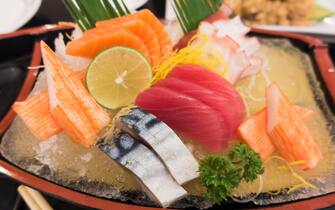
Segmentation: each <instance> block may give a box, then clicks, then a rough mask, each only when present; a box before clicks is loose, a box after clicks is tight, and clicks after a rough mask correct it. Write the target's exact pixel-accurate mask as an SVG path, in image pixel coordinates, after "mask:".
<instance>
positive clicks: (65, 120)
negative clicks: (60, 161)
mask: <svg viewBox="0 0 335 210" xmlns="http://www.w3.org/2000/svg"><path fill="white" fill-rule="evenodd" d="M41 48H42V57H43V61H44V65H45V70H46V73H47V80H48V91H49V99H50V108H51V111H50V112H51V115H52V117H53V118H54V119H55V121H56V122H57V124H58V125H59V126H60V127H62V128H63V130H64V131H65V133H66V134H68V135H69V136H70V137H71V138H72V139H73V141H74V142H76V143H79V144H81V145H83V146H85V147H90V146H92V145H94V143H95V140H96V137H97V135H98V133H99V132H100V130H101V129H102V128H103V127H104V126H106V125H107V124H108V122H109V120H110V119H109V115H108V113H107V112H106V111H105V110H104V109H103V108H102V107H100V106H99V105H98V104H97V103H96V102H95V100H94V99H93V98H92V97H91V96H90V94H89V93H88V91H87V90H86V88H85V87H84V85H83V83H82V81H80V80H79V79H78V78H77V77H74V76H73V75H74V71H73V70H72V69H70V68H69V67H68V66H66V64H65V63H64V62H63V61H62V60H61V59H60V58H59V57H58V56H57V55H56V54H55V53H54V52H53V51H52V50H51V49H50V48H49V47H48V46H47V45H46V44H45V43H44V42H42V43H41Z"/></svg>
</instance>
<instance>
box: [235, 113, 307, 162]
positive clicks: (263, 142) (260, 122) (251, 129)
mask: <svg viewBox="0 0 335 210" xmlns="http://www.w3.org/2000/svg"><path fill="white" fill-rule="evenodd" d="M295 109H296V111H297V112H298V113H299V115H300V116H302V118H303V120H304V121H307V120H309V119H310V118H311V117H312V116H313V115H314V112H313V111H312V110H310V109H306V108H303V107H299V106H295ZM238 135H239V137H240V138H241V139H242V140H243V141H244V143H246V144H247V145H248V146H249V147H250V148H251V149H253V150H254V151H255V152H257V153H258V154H259V155H260V157H261V158H262V159H263V160H266V159H268V158H269V157H270V156H271V154H272V153H273V152H274V150H275V147H274V145H273V144H272V142H271V140H270V138H269V136H268V135H267V132H266V108H264V109H262V110H261V111H259V112H258V113H256V114H255V115H253V116H251V117H250V118H249V119H247V120H246V121H244V122H243V123H242V124H241V125H240V126H239V128H238Z"/></svg>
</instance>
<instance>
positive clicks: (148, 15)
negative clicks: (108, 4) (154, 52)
mask: <svg viewBox="0 0 335 210" xmlns="http://www.w3.org/2000/svg"><path fill="white" fill-rule="evenodd" d="M127 17H136V18H139V19H141V20H143V21H144V22H145V23H146V24H148V25H149V26H150V27H151V29H152V30H153V31H154V32H155V34H156V37H157V39H158V42H159V45H160V52H161V55H162V56H166V55H168V54H169V53H171V52H172V41H171V39H170V37H169V35H168V33H167V32H166V31H165V28H164V25H163V24H162V22H161V21H160V20H159V19H158V18H157V17H156V16H155V15H154V14H153V13H152V12H151V11H150V10H148V9H143V10H140V11H138V12H136V13H134V14H131V15H128V16H127ZM111 22H113V19H111V20H105V21H100V22H98V23H97V27H102V26H103V25H110V23H111Z"/></svg>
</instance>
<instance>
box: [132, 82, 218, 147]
mask: <svg viewBox="0 0 335 210" xmlns="http://www.w3.org/2000/svg"><path fill="white" fill-rule="evenodd" d="M135 104H136V105H137V106H139V107H141V108H143V109H144V110H146V111H147V112H149V113H152V114H154V115H155V116H156V117H157V118H159V119H160V120H162V121H163V122H165V123H166V124H167V125H168V126H169V127H171V128H172V129H173V130H175V131H177V132H180V133H182V134H183V135H185V136H186V137H189V138H191V139H192V140H193V141H194V142H195V143H197V144H199V145H201V146H202V147H203V148H205V149H207V150H209V151H217V150H218V148H221V146H222V140H221V138H222V136H223V128H222V126H221V125H220V123H218V122H220V120H221V119H220V116H219V115H218V114H217V112H216V111H215V110H213V109H212V108H211V107H209V106H207V105H206V104H204V103H202V102H201V101H199V100H197V99H195V98H192V97H190V96H188V95H185V94H181V93H179V92H176V91H173V90H170V89H167V88H164V87H156V86H154V87H152V88H150V89H147V90H145V91H143V92H142V93H141V94H140V95H139V96H138V97H137V99H136V102H135Z"/></svg>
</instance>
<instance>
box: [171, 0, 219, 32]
mask: <svg viewBox="0 0 335 210" xmlns="http://www.w3.org/2000/svg"><path fill="white" fill-rule="evenodd" d="M223 1H224V0H172V1H171V2H172V6H173V9H174V11H175V13H176V16H177V19H178V21H179V23H180V25H181V27H182V29H183V31H184V33H187V32H190V31H192V30H195V29H197V28H198V25H199V23H200V22H201V21H202V20H203V19H205V18H206V17H209V16H210V15H212V14H213V13H214V12H216V11H217V10H218V9H219V8H220V6H221V5H222V3H223Z"/></svg>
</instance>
